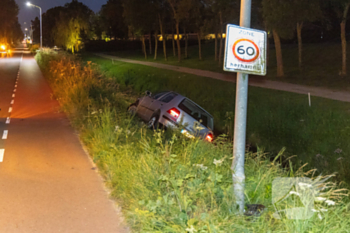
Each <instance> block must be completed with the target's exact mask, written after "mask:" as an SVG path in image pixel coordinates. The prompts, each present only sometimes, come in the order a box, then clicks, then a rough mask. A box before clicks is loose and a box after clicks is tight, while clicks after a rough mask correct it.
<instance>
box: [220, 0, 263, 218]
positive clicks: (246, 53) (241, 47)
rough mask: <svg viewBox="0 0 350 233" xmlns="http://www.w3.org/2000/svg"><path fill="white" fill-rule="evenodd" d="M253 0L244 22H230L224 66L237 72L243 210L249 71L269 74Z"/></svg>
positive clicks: (240, 202)
mask: <svg viewBox="0 0 350 233" xmlns="http://www.w3.org/2000/svg"><path fill="white" fill-rule="evenodd" d="M250 14H251V0H242V1H241V17H240V26H237V25H230V24H229V25H227V29H226V45H225V59H224V70H225V71H229V72H237V84H236V109H235V127H234V140H233V161H232V166H231V169H232V171H233V173H232V179H233V192H234V195H235V198H236V204H237V206H238V209H239V213H241V214H243V213H244V182H245V175H244V158H245V147H246V145H245V144H246V126H247V102H248V79H249V75H248V74H255V75H266V66H265V64H266V63H265V61H266V50H265V48H266V32H264V31H260V30H255V29H250V28H249V27H250Z"/></svg>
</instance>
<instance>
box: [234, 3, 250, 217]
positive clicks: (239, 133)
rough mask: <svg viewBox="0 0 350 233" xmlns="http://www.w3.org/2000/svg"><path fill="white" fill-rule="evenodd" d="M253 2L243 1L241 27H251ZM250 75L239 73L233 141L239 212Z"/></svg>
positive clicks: (235, 186) (242, 201)
mask: <svg viewBox="0 0 350 233" xmlns="http://www.w3.org/2000/svg"><path fill="white" fill-rule="evenodd" d="M250 14H251V0H241V16H240V26H241V27H246V28H249V27H250ZM248 77H249V75H248V74H244V73H237V84H236V110H235V128H234V140H233V158H234V159H233V161H232V167H231V168H232V170H233V174H232V179H233V192H234V195H235V198H236V204H237V205H238V207H239V212H240V213H243V212H244V182H245V175H244V157H245V143H246V125H247V102H248Z"/></svg>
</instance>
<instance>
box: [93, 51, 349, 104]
mask: <svg viewBox="0 0 350 233" xmlns="http://www.w3.org/2000/svg"><path fill="white" fill-rule="evenodd" d="M93 54H94V55H96V56H99V57H102V58H106V59H111V60H112V59H113V60H115V61H120V62H126V63H133V64H139V65H145V66H151V67H155V68H160V69H166V70H173V71H177V72H181V73H187V74H194V75H197V76H202V77H208V78H213V79H217V80H221V81H225V82H232V83H235V82H236V75H235V74H233V73H217V72H212V71H207V70H200V69H192V68H187V67H181V66H173V65H166V64H160V63H156V62H147V61H137V60H132V59H127V58H121V57H117V56H112V55H107V54H103V53H93ZM249 86H253V87H260V88H266V89H272V90H278V91H286V92H292V93H297V94H305V95H308V93H310V95H311V96H317V97H322V98H327V99H332V100H338V101H343V102H350V92H346V91H337V90H331V89H327V88H322V87H312V86H304V85H298V84H292V83H285V82H278V81H271V80H266V79H261V78H256V77H251V76H250V77H249Z"/></svg>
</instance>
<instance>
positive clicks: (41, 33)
mask: <svg viewBox="0 0 350 233" xmlns="http://www.w3.org/2000/svg"><path fill="white" fill-rule="evenodd" d="M27 6H34V7H36V8H39V10H40V50H42V49H43V24H42V23H43V22H42V19H41V7H40V6H37V5H34V4H31V3H30V2H27Z"/></svg>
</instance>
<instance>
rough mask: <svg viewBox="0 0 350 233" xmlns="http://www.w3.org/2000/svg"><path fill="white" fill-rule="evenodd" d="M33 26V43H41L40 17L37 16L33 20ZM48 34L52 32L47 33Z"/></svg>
mask: <svg viewBox="0 0 350 233" xmlns="http://www.w3.org/2000/svg"><path fill="white" fill-rule="evenodd" d="M32 27H33V38H32V39H33V43H40V20H39V18H38V17H35V19H34V20H32ZM47 34H48V35H49V34H50V33H47Z"/></svg>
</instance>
